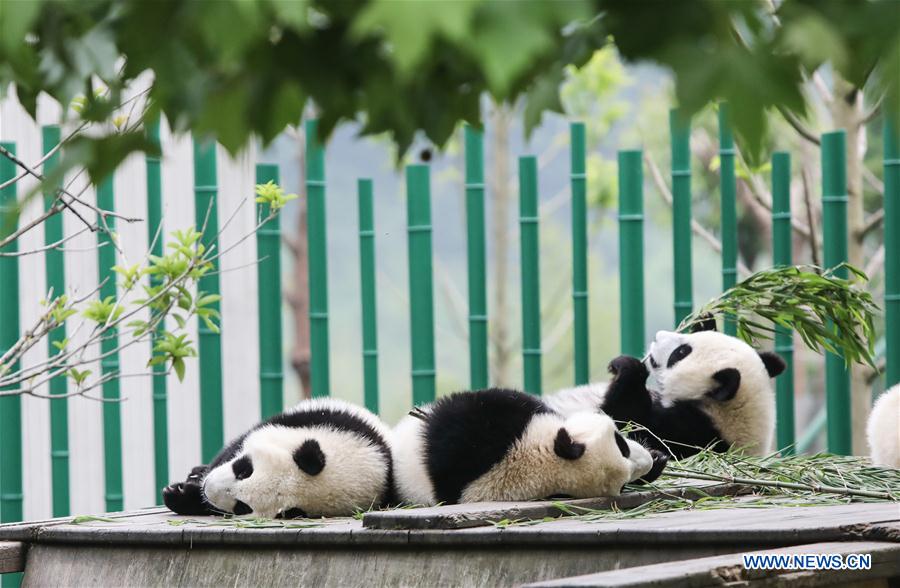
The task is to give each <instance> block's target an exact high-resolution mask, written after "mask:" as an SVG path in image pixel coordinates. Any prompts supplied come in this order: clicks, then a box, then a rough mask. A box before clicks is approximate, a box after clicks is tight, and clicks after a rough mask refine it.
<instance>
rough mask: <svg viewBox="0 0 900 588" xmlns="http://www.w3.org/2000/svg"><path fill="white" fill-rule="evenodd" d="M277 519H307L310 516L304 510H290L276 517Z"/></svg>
mask: <svg viewBox="0 0 900 588" xmlns="http://www.w3.org/2000/svg"><path fill="white" fill-rule="evenodd" d="M275 518H276V519H306V518H309V516H308V515H307V514H306V511H304V510H303V509H302V508H289V509H287V510H286V511H284V512H280V513H278V514H277V515H275Z"/></svg>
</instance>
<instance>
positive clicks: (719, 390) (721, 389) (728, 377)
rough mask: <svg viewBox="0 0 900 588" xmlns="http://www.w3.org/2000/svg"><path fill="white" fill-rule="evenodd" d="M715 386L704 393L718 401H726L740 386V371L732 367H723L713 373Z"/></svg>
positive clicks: (732, 396)
mask: <svg viewBox="0 0 900 588" xmlns="http://www.w3.org/2000/svg"><path fill="white" fill-rule="evenodd" d="M713 380H715V381H716V387H715V388H713V389H711V390H709V391H707V392H706V395H707V396H709V397H710V398H712V399H713V400H718V401H719V402H728V401H729V400H731V399H732V398H734V395H735V394H737V391H738V388H740V387H741V372H739V371H738V370H736V369H734V368H725V369H723V370H719V371H717V372H716V373H714V374H713Z"/></svg>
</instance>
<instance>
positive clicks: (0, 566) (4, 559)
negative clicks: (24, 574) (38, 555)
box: [0, 541, 26, 574]
mask: <svg viewBox="0 0 900 588" xmlns="http://www.w3.org/2000/svg"><path fill="white" fill-rule="evenodd" d="M25 552H26V547H25V545H24V544H22V543H19V542H18V541H0V574H10V573H12V572H21V571H24V570H25Z"/></svg>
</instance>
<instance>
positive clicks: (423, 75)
mask: <svg viewBox="0 0 900 588" xmlns="http://www.w3.org/2000/svg"><path fill="white" fill-rule="evenodd" d="M774 6H775V5H774V4H773V3H772V2H766V1H762V0H759V1H757V0H742V1H734V2H722V1H721V0H682V1H679V2H663V1H652V2H651V1H634V0H559V1H554V2H546V1H544V0H520V1H516V2H494V1H489V0H429V1H425V0H421V1H418V0H417V1H410V2H396V1H394V0H345V1H341V2H325V1H315V0H217V1H216V2H196V1H193V0H159V1H154V2H148V1H140V2H134V1H126V0H80V1H79V2H57V1H49V0H29V1H28V2H4V3H3V4H2V6H0V90H2V89H8V88H9V85H10V84H11V83H13V84H15V88H16V92H17V96H18V99H19V100H20V102H21V103H22V104H23V105H24V106H25V108H26V109H27V110H28V111H29V112H30V113H32V115H33V114H34V113H35V109H36V101H37V96H38V94H39V93H41V92H46V93H48V94H49V95H51V96H53V97H54V98H56V99H57V100H58V101H59V102H60V103H61V104H64V105H68V104H70V103H71V101H72V100H73V99H76V98H78V99H79V100H80V101H81V102H80V111H81V112H80V113H79V116H81V117H82V118H85V119H88V120H107V119H108V118H109V117H110V116H111V115H112V113H113V112H114V110H115V107H116V105H118V104H119V103H120V101H119V100H118V98H119V96H120V94H121V92H122V90H123V88H124V87H125V86H126V85H127V84H128V83H129V82H132V81H133V80H134V79H135V78H136V77H137V76H139V75H141V74H143V73H145V72H148V71H150V72H152V88H151V90H150V92H149V97H150V99H151V108H152V112H151V113H150V114H151V115H152V114H158V113H160V112H161V113H164V114H165V115H166V116H167V118H168V119H169V121H171V122H172V123H173V124H174V125H175V126H176V128H177V129H179V130H191V131H194V132H197V133H200V134H209V135H213V136H215V137H216V138H217V139H218V140H219V141H220V142H221V143H222V144H223V145H224V146H225V147H226V148H228V149H229V150H231V151H235V150H237V149H239V148H240V147H241V146H242V145H244V144H245V143H246V142H247V141H248V140H249V139H250V138H251V137H252V136H253V135H254V134H255V135H258V136H259V137H260V138H261V139H262V140H263V141H264V142H268V141H270V140H271V139H273V138H274V137H275V136H276V135H277V134H278V133H279V132H281V131H282V130H283V129H284V128H285V126H286V125H290V124H294V123H296V122H297V121H298V120H299V118H300V115H301V113H302V111H303V109H304V106H305V104H306V103H307V102H308V101H310V100H311V101H313V102H314V103H315V105H316V108H317V109H318V114H319V116H320V119H321V125H320V129H321V132H322V133H323V134H328V133H329V132H330V131H331V130H332V129H333V128H334V126H335V125H336V124H338V123H339V122H341V121H342V120H350V119H353V120H362V121H363V123H364V132H365V133H372V134H374V133H390V134H391V135H392V137H393V139H394V140H395V141H396V143H397V145H398V146H399V148H400V152H401V153H402V152H403V151H404V150H405V149H406V148H407V147H408V146H409V145H410V144H411V142H412V140H413V139H414V136H415V134H416V132H417V131H422V132H424V134H425V136H427V138H428V139H429V140H431V141H433V142H434V143H435V144H438V145H443V144H444V143H445V142H446V141H447V139H448V137H449V136H450V135H451V133H452V132H453V130H454V128H455V127H456V124H457V122H458V121H459V120H465V121H468V122H470V123H474V124H476V125H477V124H479V122H480V121H479V104H480V98H481V97H482V96H483V95H484V94H485V93H487V94H489V95H491V96H493V97H494V98H495V99H496V100H498V101H514V100H516V99H518V98H523V99H524V100H525V101H526V112H528V113H529V114H528V117H527V118H528V121H527V122H528V125H535V124H537V123H538V122H539V121H540V115H541V113H543V112H545V111H548V110H549V111H561V104H560V97H559V86H560V84H561V82H562V80H563V79H564V71H565V68H566V67H567V66H575V67H580V66H582V65H584V64H585V63H587V62H588V60H589V59H590V58H591V56H592V55H593V53H594V52H595V51H596V50H597V49H599V48H601V47H603V46H604V45H606V44H607V43H609V42H614V43H615V44H616V46H617V47H618V50H619V52H620V53H621V55H622V56H623V57H624V58H625V59H627V60H632V61H636V60H651V61H653V62H656V63H658V64H661V65H663V66H666V67H669V68H671V69H672V70H673V71H674V73H675V75H676V93H677V99H678V101H679V104H680V105H681V106H682V107H684V108H685V109H686V110H688V111H695V110H697V109H698V108H700V107H702V106H703V105H705V104H707V103H708V102H710V101H712V100H719V99H725V100H728V102H729V103H730V104H731V105H732V112H733V116H734V119H735V120H734V124H735V128H736V130H737V132H738V134H739V136H740V137H741V138H742V140H743V141H744V142H745V149H746V151H747V152H748V153H749V154H751V155H752V154H753V153H754V152H756V151H758V148H759V146H760V145H761V144H762V140H763V136H764V132H765V120H766V119H765V116H764V113H765V110H766V109H770V108H773V107H777V108H780V109H785V110H788V111H791V112H792V113H793V114H795V115H797V116H801V117H802V116H803V114H804V112H805V102H804V96H803V93H802V85H803V82H804V79H805V76H806V75H808V74H809V72H812V71H814V70H815V69H817V68H818V67H819V66H820V65H822V64H823V63H830V64H831V65H832V66H833V67H834V68H835V69H836V70H837V71H838V72H839V73H840V74H841V75H842V76H843V77H845V78H846V79H848V80H850V81H851V82H853V83H854V84H856V85H857V86H859V87H862V86H863V85H865V84H870V85H871V84H877V85H879V86H880V88H882V89H884V88H887V89H891V94H890V96H889V104H890V105H892V107H894V108H896V107H897V105H898V104H900V101H898V100H897V84H898V77H900V27H898V26H897V22H900V3H898V2H893V1H881V2H879V1H869V0H784V1H783V2H780V3H777V8H774ZM773 11H774V12H773ZM122 58H124V59H122ZM98 80H99V82H98ZM100 82H102V84H103V86H104V87H108V88H109V92H108V93H106V94H104V95H103V96H98V94H97V93H96V92H95V90H96V88H95V86H97V85H99V83H100ZM70 114H71V113H70ZM139 133H140V131H139V130H137V129H136V130H134V131H132V133H130V134H131V135H133V137H130V136H128V135H126V136H123V135H122V134H121V133H120V134H119V135H113V136H111V137H109V138H105V137H95V138H92V139H85V141H86V142H91V143H93V145H92V146H88V145H87V143H86V144H85V145H83V146H82V147H81V148H82V149H83V152H84V159H85V160H86V161H87V163H86V165H87V167H88V169H89V171H90V173H91V175H92V177H94V178H95V179H98V178H100V177H103V176H104V175H106V174H107V173H108V172H109V171H111V169H112V168H114V167H115V165H117V164H118V162H119V161H120V160H121V159H122V158H123V157H124V156H125V155H127V153H128V152H131V151H135V150H142V149H146V148H148V146H147V144H146V142H145V141H143V138H142V137H141V136H140V135H139ZM112 140H115V141H116V144H115V145H111V147H114V148H103V146H102V145H103V144H104V142H108V141H112ZM98 145H100V146H98Z"/></svg>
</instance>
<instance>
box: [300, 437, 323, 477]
mask: <svg viewBox="0 0 900 588" xmlns="http://www.w3.org/2000/svg"><path fill="white" fill-rule="evenodd" d="M294 463H296V464H297V467H298V468H300V469H301V470H303V471H304V472H306V473H307V474H309V475H310V476H315V475H316V474H318V473H319V472H321V471H322V470H323V469H324V468H325V454H324V453H322V448H321V447H319V442H318V441H316V440H315V439H307V440H306V441H304V442H303V445H301V446H300V449H298V450H297V451H295V452H294Z"/></svg>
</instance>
